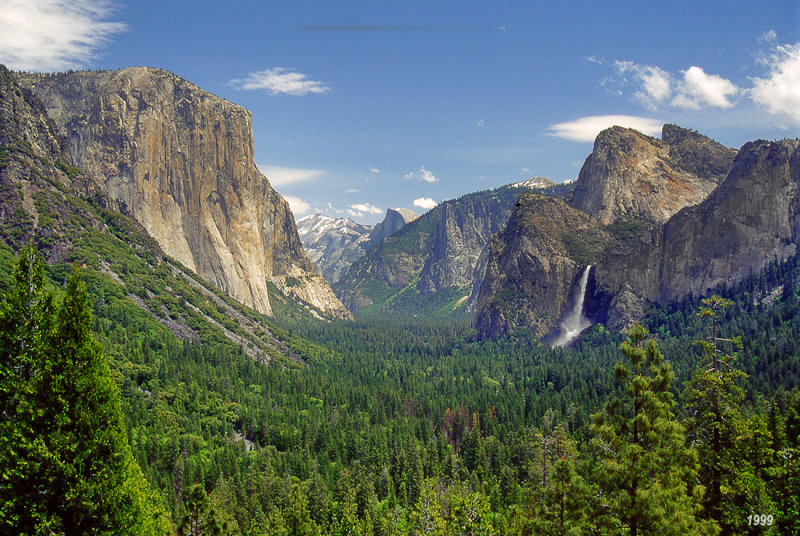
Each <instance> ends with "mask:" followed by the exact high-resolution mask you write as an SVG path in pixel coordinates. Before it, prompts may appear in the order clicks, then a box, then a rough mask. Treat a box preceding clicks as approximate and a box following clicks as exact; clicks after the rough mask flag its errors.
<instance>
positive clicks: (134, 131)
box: [23, 67, 349, 316]
mask: <svg viewBox="0 0 800 536" xmlns="http://www.w3.org/2000/svg"><path fill="white" fill-rule="evenodd" d="M23 82H24V83H25V84H26V85H27V86H28V87H30V88H31V89H32V90H33V91H34V92H35V93H36V94H37V95H38V96H39V97H40V98H41V99H42V101H43V102H44V104H45V107H46V109H47V112H48V114H49V116H50V117H51V118H52V119H53V120H54V121H55V123H56V124H57V125H58V128H59V129H60V131H61V133H62V135H63V136H64V139H65V140H66V144H67V146H68V149H69V151H70V152H71V154H72V155H73V158H74V160H75V165H76V166H77V167H79V168H81V169H83V170H84V171H85V172H86V173H87V174H88V175H89V176H90V177H92V178H93V179H94V180H95V181H96V182H97V184H99V185H100V186H101V187H102V189H103V190H104V191H105V192H106V193H107V194H108V196H109V197H110V198H111V199H113V200H114V201H116V202H117V203H118V205H119V207H118V208H120V209H121V210H123V211H127V212H128V213H130V214H131V215H133V216H134V217H135V218H136V219H137V220H138V221H139V222H140V223H141V224H142V225H143V226H144V227H145V228H146V229H147V231H148V232H149V233H150V234H151V235H152V236H153V237H154V238H155V239H156V240H157V241H158V243H159V244H160V246H161V248H162V249H163V251H164V252H165V253H166V254H167V255H169V256H171V257H173V258H175V259H177V260H179V261H180V262H181V263H183V264H184V265H186V266H187V267H189V268H191V269H192V270H194V271H196V272H197V273H198V274H200V275H201V276H203V277H204V278H206V279H208V280H209V281H210V282H212V283H213V284H214V285H216V286H217V287H219V288H220V289H222V290H223V291H224V292H226V293H227V294H229V295H230V296H232V297H233V298H236V299H237V300H239V301H240V302H242V303H244V304H245V305H248V306H250V307H253V308H254V309H256V310H258V311H260V312H262V313H266V314H270V313H271V307H270V302H269V297H268V294H267V281H275V282H276V283H278V284H279V286H280V283H281V281H282V280H284V279H285V278H286V277H292V278H293V281H294V280H299V281H300V284H299V285H293V286H292V287H291V288H289V289H288V291H289V292H292V293H295V294H296V295H298V296H299V297H301V299H304V300H311V301H310V303H311V304H312V305H314V306H316V307H317V308H319V309H321V310H322V311H325V312H330V313H332V314H335V315H338V316H348V315H349V313H348V312H347V311H346V309H345V308H344V307H343V306H342V305H341V303H340V302H339V301H338V300H337V299H336V297H335V296H334V295H333V292H332V291H331V289H330V287H329V286H328V284H327V282H326V281H325V280H324V279H323V278H322V277H321V276H319V275H317V274H316V273H315V272H314V268H313V266H312V265H311V262H310V261H309V260H308V258H307V257H306V255H305V253H304V251H303V248H302V245H301V243H300V239H299V237H298V235H297V230H296V228H295V222H294V218H293V216H292V214H291V212H290V210H289V206H288V204H287V203H286V201H285V200H284V199H283V198H282V197H281V196H280V195H279V194H278V193H277V192H275V190H274V189H273V188H272V187H271V186H270V184H269V182H268V180H267V179H266V177H264V176H263V175H262V174H261V173H260V172H259V171H258V169H256V166H255V163H254V161H253V138H252V131H251V117H250V113H249V112H248V111H247V110H245V109H243V108H241V107H239V106H237V105H235V104H232V103H230V102H228V101H225V100H224V99H221V98H219V97H216V96H214V95H211V94H210V93H207V92H205V91H203V90H201V89H200V88H198V87H196V86H194V85H193V84H191V83H189V82H187V81H185V80H183V79H181V78H179V77H177V76H175V75H173V74H171V73H168V72H166V71H162V70H158V69H152V68H145V67H136V68H130V69H124V70H121V71H106V72H76V73H70V74H68V75H55V76H35V75H27V76H25V77H23Z"/></svg>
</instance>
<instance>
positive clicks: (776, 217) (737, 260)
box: [595, 140, 800, 327]
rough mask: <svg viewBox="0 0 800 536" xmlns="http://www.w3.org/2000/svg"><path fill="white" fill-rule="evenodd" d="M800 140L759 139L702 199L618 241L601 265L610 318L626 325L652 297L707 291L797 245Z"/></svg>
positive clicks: (600, 284)
mask: <svg viewBox="0 0 800 536" xmlns="http://www.w3.org/2000/svg"><path fill="white" fill-rule="evenodd" d="M799 189H800V140H785V141H781V142H766V141H755V142H750V143H748V144H746V145H744V146H743V147H742V149H741V150H740V151H739V154H738V155H737V157H736V160H735V162H734V164H733V167H732V169H731V171H730V173H729V174H728V176H727V177H726V178H725V180H724V181H723V182H722V183H720V185H719V186H718V187H717V188H716V190H714V192H712V194H711V195H710V196H709V197H708V199H706V200H705V201H704V202H703V203H701V204H699V205H697V206H694V207H689V208H686V209H684V210H682V211H681V212H679V213H678V214H676V215H675V216H673V217H672V218H671V219H670V220H669V221H668V222H667V223H666V224H664V225H663V226H660V227H657V228H655V229H653V230H652V231H650V232H648V233H643V234H641V235H638V236H636V237H633V238H632V239H631V240H628V241H625V242H622V243H620V244H618V245H617V246H615V247H614V248H612V249H611V250H610V252H609V254H608V256H607V257H606V258H605V259H604V261H603V262H601V263H600V264H598V266H597V269H596V270H595V280H596V283H597V284H596V293H597V294H598V297H599V299H601V301H605V307H606V308H607V310H608V318H607V321H608V324H609V325H611V326H612V327H624V326H626V325H628V324H630V323H631V322H632V321H633V320H635V319H636V318H639V317H641V314H642V312H643V310H644V307H645V305H646V303H647V302H648V301H662V302H666V301H672V300H676V299H680V298H682V297H684V296H687V295H695V296H697V295H704V294H706V293H708V292H709V291H710V290H711V289H712V288H713V287H715V286H716V285H718V284H720V283H733V282H736V281H740V280H742V279H743V278H745V277H747V276H748V275H749V274H750V273H751V272H758V271H760V270H762V269H764V268H765V267H766V266H767V264H768V263H769V262H770V261H772V260H775V259H785V258H787V257H788V256H790V255H792V254H793V253H794V252H795V251H796V242H797V240H798V239H800V195H798V190H799Z"/></svg>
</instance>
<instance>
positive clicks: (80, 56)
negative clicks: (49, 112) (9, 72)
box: [0, 0, 127, 71]
mask: <svg viewBox="0 0 800 536" xmlns="http://www.w3.org/2000/svg"><path fill="white" fill-rule="evenodd" d="M113 15H114V7H113V4H112V3H111V2H109V1H107V0H4V1H3V2H0V61H1V62H2V63H4V64H6V65H7V66H8V67H10V68H12V69H20V70H29V71H63V70H66V69H75V68H81V67H85V66H86V65H87V64H88V63H89V62H91V61H92V60H93V59H95V58H96V57H97V55H98V50H99V49H100V48H101V47H103V46H104V45H106V44H107V43H108V41H109V40H110V39H111V37H112V36H114V35H115V34H117V33H119V32H123V31H125V30H126V29H127V26H126V25H125V23H123V22H112V21H109V20H108V19H109V18H110V17H112V16H113Z"/></svg>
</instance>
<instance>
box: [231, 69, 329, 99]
mask: <svg viewBox="0 0 800 536" xmlns="http://www.w3.org/2000/svg"><path fill="white" fill-rule="evenodd" d="M231 84H232V85H233V86H234V87H237V88H238V89H247V90H254V89H264V90H266V91H267V92H268V93H269V94H270V95H281V94H283V95H295V96H301V95H308V94H309V93H327V92H328V91H330V89H331V88H330V87H328V86H327V85H325V84H324V83H323V82H318V81H316V80H310V79H309V78H308V77H307V76H306V75H304V74H302V73H298V72H295V71H294V70H292V69H286V68H284V67H273V68H272V69H265V70H263V71H258V72H255V73H249V74H248V75H247V78H245V79H243V80H239V79H237V80H231Z"/></svg>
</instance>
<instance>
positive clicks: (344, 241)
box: [297, 214, 372, 283]
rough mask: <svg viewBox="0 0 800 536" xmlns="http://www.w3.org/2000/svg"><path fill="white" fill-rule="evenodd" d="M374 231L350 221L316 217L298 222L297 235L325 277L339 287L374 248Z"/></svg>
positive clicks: (317, 215)
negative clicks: (340, 282)
mask: <svg viewBox="0 0 800 536" xmlns="http://www.w3.org/2000/svg"><path fill="white" fill-rule="evenodd" d="M371 231H372V227H370V226H367V225H361V224H359V223H356V222H354V221H353V220H351V219H350V218H333V217H331V216H324V215H322V214H312V215H311V216H306V217H305V218H302V219H300V220H298V221H297V234H298V235H300V241H301V242H302V243H303V248H304V249H305V250H306V254H308V258H309V259H311V262H313V263H314V266H315V267H316V268H317V270H318V271H319V273H321V274H322V277H324V278H325V279H327V280H328V281H329V282H330V283H336V282H337V281H338V280H339V279H340V278H341V277H342V275H344V273H345V272H347V269H348V268H350V265H351V264H353V263H354V262H355V261H356V260H357V259H360V258H361V257H362V256H363V255H364V252H365V251H366V250H367V248H368V247H369V244H370V239H369V237H370V232H371Z"/></svg>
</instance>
